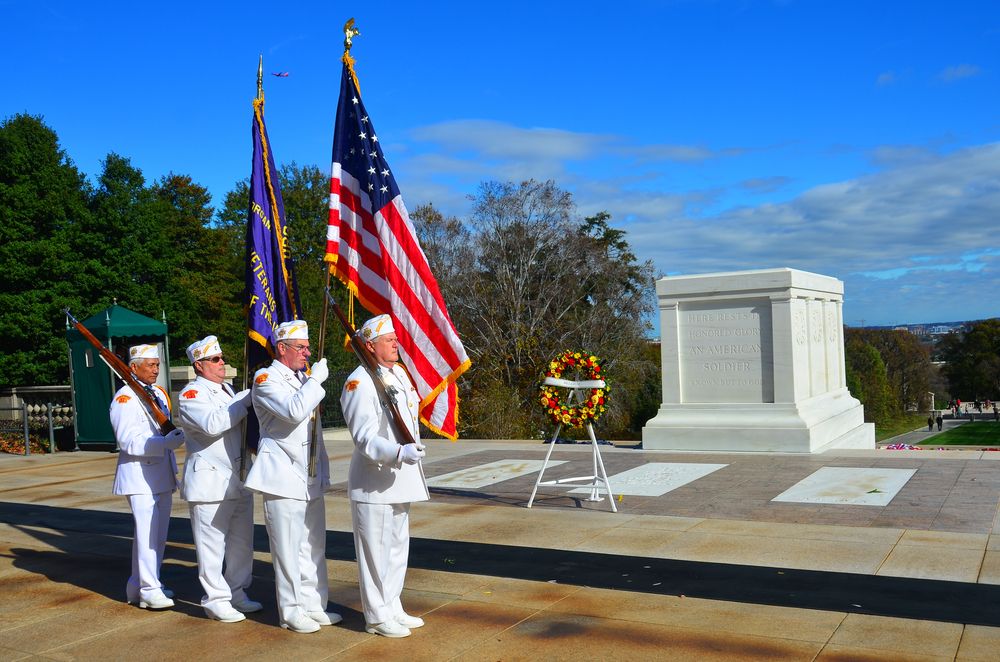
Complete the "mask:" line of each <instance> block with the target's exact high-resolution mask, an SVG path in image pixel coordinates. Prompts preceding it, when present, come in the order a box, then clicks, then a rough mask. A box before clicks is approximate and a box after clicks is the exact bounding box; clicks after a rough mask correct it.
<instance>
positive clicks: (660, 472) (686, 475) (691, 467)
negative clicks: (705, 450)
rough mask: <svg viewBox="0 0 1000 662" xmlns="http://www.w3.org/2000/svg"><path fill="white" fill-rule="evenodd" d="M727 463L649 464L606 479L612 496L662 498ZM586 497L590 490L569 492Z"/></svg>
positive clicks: (586, 488)
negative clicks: (609, 484)
mask: <svg viewBox="0 0 1000 662" xmlns="http://www.w3.org/2000/svg"><path fill="white" fill-rule="evenodd" d="M726 466H729V465H727V464H697V463H694V462H650V463H649V464H644V465H642V466H641V467H635V468H632V469H629V470H628V471H623V472H621V473H618V474H614V475H613V476H608V482H609V483H611V493H612V494H623V495H625V496H662V495H664V494H666V493H667V492H669V491H671V490H675V489H677V488H678V487H681V486H683V485H687V484H688V483H690V482H693V481H696V480H698V479H699V478H703V477H704V476H707V475H708V474H710V473H712V472H713V471H718V470H719V469H721V468H723V467H726ZM572 492H573V493H578V494H585V493H586V494H589V493H590V488H589V487H581V488H578V489H575V490H572Z"/></svg>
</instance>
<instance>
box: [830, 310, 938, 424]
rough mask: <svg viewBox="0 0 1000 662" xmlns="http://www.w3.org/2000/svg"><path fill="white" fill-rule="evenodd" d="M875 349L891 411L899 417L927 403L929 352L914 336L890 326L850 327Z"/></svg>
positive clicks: (929, 382) (930, 371)
mask: <svg viewBox="0 0 1000 662" xmlns="http://www.w3.org/2000/svg"><path fill="white" fill-rule="evenodd" d="M849 332H850V333H851V334H856V335H858V336H859V337H860V338H861V339H862V340H863V341H864V342H866V343H868V344H870V345H871V346H873V347H874V348H875V349H877V350H878V352H879V355H880V356H881V357H882V361H883V363H884V364H885V370H886V378H887V379H888V381H889V386H890V387H891V389H892V396H893V397H892V404H891V407H892V412H893V415H894V416H901V415H902V414H904V413H905V412H906V411H907V410H908V409H912V408H917V409H920V408H922V407H924V406H926V405H927V404H928V400H929V398H928V395H927V394H928V392H929V391H930V390H931V373H932V369H931V360H930V352H929V351H928V350H927V348H926V347H925V346H924V345H922V344H921V343H920V341H919V340H918V339H917V337H916V336H914V335H913V334H912V333H909V332H907V331H895V330H890V329H850V331H849Z"/></svg>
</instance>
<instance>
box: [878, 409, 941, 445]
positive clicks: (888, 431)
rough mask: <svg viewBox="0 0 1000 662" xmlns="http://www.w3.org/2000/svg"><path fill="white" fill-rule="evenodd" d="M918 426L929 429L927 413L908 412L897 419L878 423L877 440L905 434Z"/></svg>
mask: <svg viewBox="0 0 1000 662" xmlns="http://www.w3.org/2000/svg"><path fill="white" fill-rule="evenodd" d="M918 428H924V429H925V430H926V429H927V414H907V415H906V416H904V417H903V418H900V419H897V420H895V421H891V422H889V423H883V424H882V425H876V426H875V441H882V440H883V439H888V438H889V437H895V436H896V435H897V434H903V433H904V432H913V431H914V430H916V429H918ZM936 438H937V437H935V439H936Z"/></svg>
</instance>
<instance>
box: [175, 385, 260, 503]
mask: <svg viewBox="0 0 1000 662" xmlns="http://www.w3.org/2000/svg"><path fill="white" fill-rule="evenodd" d="M230 392H231V391H228V390H226V386H223V385H222V384H216V383H215V382H213V381H209V380H208V379H205V378H204V377H197V378H195V380H194V381H193V382H191V383H189V384H188V385H187V386H185V387H184V388H183V389H181V392H180V398H179V404H178V406H177V410H178V414H177V422H178V424H179V425H180V426H181V427H182V428H184V447H185V449H186V450H187V459H186V460H184V479H183V480H182V481H181V496H182V497H184V499H185V500H187V501H194V502H206V501H223V500H225V499H235V498H238V497H240V496H243V495H244V494H247V491H246V490H245V489H244V488H243V483H242V482H241V481H240V450H241V446H242V444H243V425H242V423H243V419H244V418H246V416H247V408H248V407H250V406H251V404H250V392H249V391H247V392H245V393H243V394H242V395H241V396H240V397H236V398H234V397H233V396H232V395H230Z"/></svg>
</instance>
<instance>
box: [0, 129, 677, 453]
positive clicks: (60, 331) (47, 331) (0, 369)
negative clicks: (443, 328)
mask: <svg viewBox="0 0 1000 662" xmlns="http://www.w3.org/2000/svg"><path fill="white" fill-rule="evenodd" d="M249 151H250V150H249V146H248V149H247V152H248V153H247V161H248V163H247V169H248V171H249V159H250V154H249ZM279 178H280V182H281V187H282V194H283V198H284V207H285V212H286V223H287V232H286V234H287V238H288V243H289V248H290V252H291V256H292V259H293V262H294V265H295V267H294V268H295V272H296V275H297V279H298V285H299V293H300V296H301V300H302V317H303V318H304V319H306V321H308V322H309V323H310V326H311V327H313V328H316V327H318V324H319V318H320V316H321V311H322V304H323V284H324V282H325V278H326V267H325V265H324V263H323V262H322V257H323V250H324V241H323V238H324V237H325V227H326V222H327V216H328V195H329V178H328V175H327V174H326V173H325V172H323V171H321V170H320V169H319V168H318V167H315V166H309V165H307V166H299V165H297V164H296V163H294V162H293V163H288V164H285V165H283V166H281V167H280V169H279ZM248 187H249V184H248V179H243V180H241V181H238V182H236V183H235V184H234V186H233V189H232V190H231V191H229V192H228V193H227V194H226V196H225V198H224V200H223V202H222V205H221V207H220V208H218V209H216V208H215V207H213V205H212V200H211V196H210V195H209V193H208V191H207V189H206V188H205V187H204V186H202V185H200V184H198V183H197V182H195V181H193V179H192V178H191V177H190V176H188V175H184V174H176V173H170V174H167V175H164V176H163V177H160V178H159V179H157V180H155V181H148V180H147V179H146V178H145V176H144V175H143V173H142V171H141V170H140V169H139V168H137V167H136V166H135V165H133V164H132V162H131V160H130V159H129V158H128V157H127V156H125V155H121V154H116V153H109V154H108V155H107V156H106V158H105V159H104V160H103V161H102V162H101V171H100V173H98V174H97V175H96V176H95V177H94V180H93V183H91V182H90V181H89V180H88V179H87V177H86V176H85V174H84V173H83V172H81V171H80V170H79V169H78V168H77V167H76V165H75V164H74V163H73V161H72V159H71V158H70V156H69V155H68V154H67V153H66V152H65V150H63V148H62V147H61V146H60V144H59V139H58V136H57V134H56V132H55V131H54V130H53V129H52V128H50V127H49V126H47V125H46V124H45V122H44V121H43V119H42V118H40V117H36V116H32V115H29V114H18V115H15V116H12V117H9V118H7V119H5V120H4V121H3V122H2V124H0V218H2V219H3V221H4V222H3V223H2V224H0V269H2V273H3V274H4V283H5V284H4V287H3V289H2V290H0V310H3V314H2V315H0V387H3V386H26V385H42V384H58V383H68V361H67V358H66V342H65V330H66V325H65V317H64V315H63V313H62V310H63V309H64V308H66V307H69V308H70V309H71V310H72V311H73V312H74V314H76V316H77V317H79V318H81V319H83V318H84V317H88V316H90V315H92V314H94V313H96V312H97V311H99V310H102V309H103V308H105V307H107V306H109V305H111V304H112V302H113V301H117V303H119V304H120V305H123V306H125V307H127V308H129V309H131V310H134V311H136V312H138V313H141V314H144V315H147V316H149V317H153V318H154V319H161V317H164V316H165V318H166V321H167V324H168V328H169V334H170V337H169V339H170V348H171V359H172V360H173V362H175V363H177V362H180V363H183V362H185V358H184V348H185V347H187V345H188V344H190V343H191V342H193V341H194V340H196V339H198V338H201V337H203V336H205V335H206V334H209V333H213V334H215V335H217V336H219V338H220V341H221V342H222V345H223V348H224V349H225V352H226V354H227V355H228V356H229V357H232V358H234V359H235V363H236V365H237V367H240V364H241V363H242V354H243V343H244V331H245V321H244V313H243V309H242V293H243V287H244V285H243V275H244V268H245V265H244V250H245V243H244V242H245V239H244V233H245V225H246V215H247V206H248V198H249V194H248ZM470 197H471V206H472V212H471V214H470V215H469V217H468V218H465V219H459V218H456V217H445V216H443V215H442V214H441V213H440V212H438V211H437V209H435V208H434V207H433V206H432V205H423V206H419V207H417V208H415V209H414V210H413V212H412V213H411V218H412V219H413V222H414V225H415V227H416V229H417V232H418V236H419V238H420V240H421V244H422V246H423V248H424V251H425V253H426V255H427V257H428V261H429V262H430V265H431V268H432V270H433V272H434V274H435V275H436V277H437V279H438V282H439V285H440V287H441V290H442V293H443V295H444V298H445V301H446V303H447V305H448V308H449V312H450V313H451V316H452V319H453V321H454V322H455V326H456V328H457V330H458V332H459V335H460V336H461V338H462V340H463V342H464V343H465V346H466V348H467V350H468V352H469V355H470V357H471V358H472V361H473V365H472V368H471V369H470V371H468V372H467V373H466V374H465V376H464V377H463V378H462V379H461V380H460V382H459V395H460V397H461V404H460V425H461V428H460V433H461V434H462V436H466V437H469V436H471V437H483V438H492V437H524V438H537V437H538V436H539V434H540V433H541V432H542V431H543V430H545V429H547V428H548V427H549V425H548V424H547V423H546V422H545V420H544V418H543V415H542V410H541V407H540V406H539V405H538V403H537V387H538V382H539V380H540V378H541V374H542V371H543V369H544V367H545V366H546V365H547V363H548V360H549V359H550V358H551V357H552V356H554V355H555V354H556V353H557V352H559V351H561V350H563V349H583V350H586V351H588V352H590V353H593V354H597V355H599V356H601V357H603V358H604V359H605V366H606V374H607V375H608V376H609V378H610V379H611V380H613V383H614V386H613V391H612V397H611V398H610V407H609V411H608V413H607V414H606V415H605V418H604V419H602V423H601V426H600V427H601V428H602V430H601V434H603V435H605V436H607V437H609V438H635V437H637V435H638V432H639V430H640V429H641V426H642V425H643V424H644V423H645V421H646V420H647V419H648V418H649V417H651V416H652V415H653V413H655V410H656V407H657V406H658V405H659V402H660V398H659V389H660V376H659V352H658V349H656V348H655V347H653V346H651V345H650V343H649V342H648V340H647V339H646V334H647V332H648V331H649V328H648V327H649V322H648V320H649V319H650V317H651V315H652V313H653V311H654V303H653V302H654V300H653V280H654V277H655V273H654V270H653V266H652V264H651V263H650V262H648V261H646V262H642V261H639V260H638V259H637V258H636V256H635V254H634V253H633V252H632V250H631V248H630V246H629V244H628V242H627V240H626V239H625V233H624V231H622V230H619V229H616V228H614V227H613V225H612V223H611V217H610V215H609V214H607V213H606V212H602V213H600V214H597V215H595V216H591V217H587V218H582V217H581V216H580V214H579V213H578V212H577V211H576V207H575V203H574V202H573V199H572V195H571V194H570V193H569V192H567V191H564V190H562V189H560V188H559V187H558V186H556V184H555V183H553V182H536V181H527V182H519V183H514V182H484V183H483V184H482V185H481V186H480V188H479V190H478V191H477V193H476V194H474V195H472V196H470ZM334 290H335V291H336V292H337V293H338V296H339V297H340V298H341V300H342V303H346V292H345V290H344V288H342V287H334ZM358 309H359V320H358V323H360V322H361V321H363V320H364V318H365V317H366V316H367V313H366V312H365V311H363V310H362V309H360V307H359V308H358ZM331 324H336V322H335V321H331ZM314 337H315V333H314ZM342 340H343V335H342V334H341V333H340V331H339V329H338V328H336V327H335V326H329V327H328V331H327V336H326V347H325V348H324V354H325V355H326V356H327V357H328V359H329V361H330V363H331V369H332V370H334V371H336V370H338V369H340V370H346V369H349V368H352V367H353V365H354V364H355V359H354V358H353V356H352V355H350V354H349V353H348V352H347V351H345V350H344V349H343V346H342V342H341V341H342ZM334 388H336V387H334Z"/></svg>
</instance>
